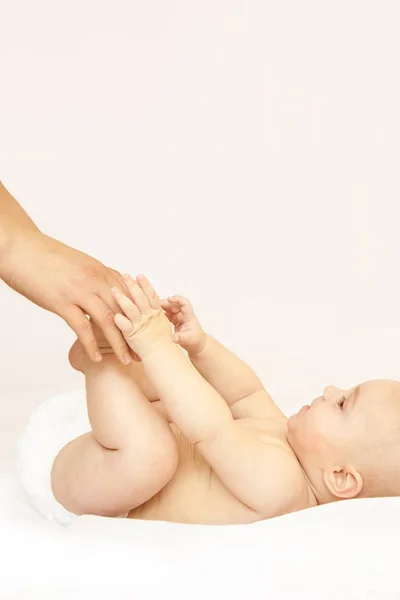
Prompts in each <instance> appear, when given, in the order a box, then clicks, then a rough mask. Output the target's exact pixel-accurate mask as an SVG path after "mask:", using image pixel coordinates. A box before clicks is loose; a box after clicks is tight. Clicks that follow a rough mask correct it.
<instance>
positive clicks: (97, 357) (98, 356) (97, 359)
mask: <svg viewBox="0 0 400 600" xmlns="http://www.w3.org/2000/svg"><path fill="white" fill-rule="evenodd" d="M94 359H95V361H96V362H101V361H102V360H103V357H102V355H101V352H96V353H95V355H94Z"/></svg>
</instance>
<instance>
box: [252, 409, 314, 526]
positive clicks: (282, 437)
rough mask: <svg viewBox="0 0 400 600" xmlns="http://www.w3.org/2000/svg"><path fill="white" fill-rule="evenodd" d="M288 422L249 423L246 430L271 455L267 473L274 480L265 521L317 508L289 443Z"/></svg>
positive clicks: (268, 455) (279, 419)
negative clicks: (249, 431)
mask: <svg viewBox="0 0 400 600" xmlns="http://www.w3.org/2000/svg"><path fill="white" fill-rule="evenodd" d="M286 423H287V420H286V419H282V418H280V417H277V418H270V419H246V421H245V422H243V426H245V427H247V428H249V429H251V430H252V433H253V435H254V436H255V437H257V438H258V439H259V440H260V441H261V442H262V443H263V445H265V448H268V449H269V451H267V452H265V454H264V456H265V457H268V458H267V461H266V463H265V473H266V474H267V473H268V474H269V475H270V476H271V475H272V477H271V481H270V486H269V494H268V502H267V504H266V511H265V513H264V514H263V517H264V518H269V517H274V516H278V515H282V514H285V513H288V512H294V511H297V510H302V509H304V508H309V507H311V506H315V505H316V504H317V503H316V500H315V497H314V494H313V493H312V490H311V488H310V485H309V482H308V479H307V477H306V475H305V473H304V470H303V469H302V467H301V465H300V463H299V460H298V458H297V456H296V455H295V453H294V452H293V450H292V448H291V446H290V444H289V443H288V441H287V425H286Z"/></svg>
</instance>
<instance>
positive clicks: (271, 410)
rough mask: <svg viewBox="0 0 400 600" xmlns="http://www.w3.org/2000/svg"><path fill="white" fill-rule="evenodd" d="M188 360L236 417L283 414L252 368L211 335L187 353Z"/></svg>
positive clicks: (277, 415) (278, 415) (265, 416)
mask: <svg viewBox="0 0 400 600" xmlns="http://www.w3.org/2000/svg"><path fill="white" fill-rule="evenodd" d="M189 359H190V361H191V363H192V364H193V366H194V367H195V368H196V369H197V371H198V372H199V373H200V374H201V375H202V376H203V377H204V379H206V380H207V381H208V382H209V383H210V384H211V385H212V386H213V387H214V388H215V389H216V390H217V391H218V392H219V393H220V394H221V396H223V398H224V399H225V401H226V402H227V404H228V405H229V406H230V408H231V411H232V414H233V416H234V417H235V418H237V419H238V418H244V417H253V418H259V419H261V418H268V417H283V414H282V412H281V411H280V410H279V408H278V407H277V406H276V404H275V402H274V401H273V400H272V398H271V396H270V395H269V394H268V392H267V391H266V390H265V388H264V386H263V384H262V382H261V381H260V379H259V378H258V377H257V375H256V374H255V373H254V371H253V370H252V369H251V368H250V367H249V366H248V365H247V364H246V363H245V362H244V361H243V360H241V359H240V358H239V357H238V356H236V355H235V354H234V353H233V352H231V351H230V350H228V349H227V348H225V347H224V346H223V345H222V344H220V342H218V341H217V340H215V339H214V338H212V337H211V336H209V335H208V336H207V341H206V344H205V346H204V348H203V350H201V352H199V353H197V354H189Z"/></svg>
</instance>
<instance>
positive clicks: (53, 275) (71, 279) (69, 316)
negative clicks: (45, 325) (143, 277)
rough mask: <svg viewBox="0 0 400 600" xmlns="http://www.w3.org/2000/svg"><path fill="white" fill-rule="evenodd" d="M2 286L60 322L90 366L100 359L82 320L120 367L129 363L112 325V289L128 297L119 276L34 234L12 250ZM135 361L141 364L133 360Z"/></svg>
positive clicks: (115, 309)
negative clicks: (99, 332)
mask: <svg viewBox="0 0 400 600" xmlns="http://www.w3.org/2000/svg"><path fill="white" fill-rule="evenodd" d="M4 280H5V281H6V283H8V285H9V286H10V287H12V288H13V289H14V290H16V291H17V292H19V293H20V294H22V295H24V296H25V297H26V298H28V299H29V300H31V301H32V302H34V303H35V304H38V305H39V306H41V307H42V308H45V309H46V310H49V311H51V312H53V313H56V314H57V315H59V316H60V317H62V318H63V319H64V320H65V321H66V322H67V323H68V325H69V326H70V327H71V328H72V329H73V330H74V331H75V333H76V335H77V336H78V338H79V340H80V342H81V343H82V345H83V347H84V348H85V351H86V353H87V354H88V356H89V357H90V358H91V359H92V360H94V361H100V360H101V354H100V353H99V349H98V345H97V341H96V337H95V335H94V333H93V329H92V325H91V323H90V321H89V319H88V318H87V316H86V315H89V316H90V318H91V319H93V321H94V322H95V323H96V324H97V325H98V326H99V327H100V328H101V329H102V331H103V333H104V335H105V337H106V338H107V340H108V342H109V343H110V345H111V347H112V349H113V350H114V352H115V354H116V355H117V356H118V358H119V359H120V360H121V362H123V363H124V364H129V362H131V361H132V352H131V351H130V349H129V348H128V345H127V343H126V342H125V340H124V338H123V336H122V334H121V332H120V331H119V329H118V328H117V326H116V325H115V323H114V314H115V313H116V312H118V310H119V307H118V304H117V303H116V301H115V300H114V298H113V297H112V295H111V288H112V287H117V288H119V289H120V290H121V291H123V292H125V293H126V288H125V286H124V283H123V281H122V278H121V276H120V274H119V273H118V271H115V270H114V269H110V268H108V267H106V266H104V265H103V264H102V263H101V262H99V261H97V260H95V259H94V258H92V257H91V256H88V255H87V254H85V253H84V252H80V251H79V250H74V249H73V248H70V247H69V246H66V245H65V244H62V243H61V242H59V241H57V240H55V239H53V238H50V237H48V236H46V235H44V234H42V233H40V232H34V233H28V234H26V235H24V236H23V238H19V239H18V242H16V243H15V244H14V245H13V247H12V248H11V249H10V251H9V254H8V256H7V269H6V276H5V277H4ZM134 358H135V360H140V359H139V357H138V356H137V355H135V354H134Z"/></svg>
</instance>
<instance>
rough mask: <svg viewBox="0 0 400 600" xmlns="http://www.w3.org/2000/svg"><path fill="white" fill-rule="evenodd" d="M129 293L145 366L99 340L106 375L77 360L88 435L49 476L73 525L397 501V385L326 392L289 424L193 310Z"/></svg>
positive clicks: (245, 519) (131, 329)
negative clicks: (126, 361) (87, 518)
mask: <svg viewBox="0 0 400 600" xmlns="http://www.w3.org/2000/svg"><path fill="white" fill-rule="evenodd" d="M124 279H125V284H126V287H127V290H128V291H127V292H126V294H122V293H121V292H120V291H118V290H117V289H116V288H113V290H112V293H113V296H114V298H115V299H116V301H117V303H118V305H119V306H120V308H121V313H119V314H116V315H115V323H116V325H117V327H118V328H119V329H120V330H121V332H122V334H123V335H124V337H125V339H126V341H127V343H128V344H129V346H130V348H131V349H132V351H133V352H135V353H136V354H137V355H138V356H139V357H140V359H141V362H137V363H134V364H133V365H130V366H128V367H126V366H123V365H122V364H121V363H120V362H119V361H118V359H117V358H116V357H115V356H114V354H113V353H112V350H111V348H110V347H108V346H107V342H106V341H105V339H100V330H99V329H96V335H97V336H98V339H99V342H100V346H102V353H103V360H102V362H101V363H94V362H92V361H91V360H89V359H87V358H86V356H85V354H84V352H83V349H82V347H81V346H80V344H79V343H78V342H76V343H75V344H74V346H73V347H72V349H71V352H70V361H71V364H72V366H73V367H74V368H76V369H78V370H80V371H82V372H83V373H84V375H85V378H86V391H87V407H88V415H89V420H90V423H91V427H92V431H91V432H89V433H87V434H85V435H82V436H81V437H79V438H77V439H75V440H73V441H71V442H70V443H68V444H67V445H66V446H65V447H64V448H63V449H62V450H61V452H60V453H59V454H58V456H57V457H56V459H55V461H54V463H53V468H52V474H51V483H52V490H53V494H54V497H55V499H56V500H57V501H58V502H59V503H60V504H62V506H63V507H64V508H65V509H67V511H70V512H71V513H74V514H76V515H81V514H96V515H104V516H109V517H118V516H125V515H127V516H128V517H130V518H135V519H154V520H163V521H175V522H183V523H204V524H235V523H251V522H255V521H259V520H261V519H267V518H270V517H275V516H278V515H282V514H284V513H289V512H293V511H298V510H301V509H305V508H308V507H312V506H316V505H318V504H323V503H326V502H333V501H336V500H342V499H346V498H361V497H366V496H393V495H399V494H400V477H399V466H400V383H398V382H395V381H390V380H381V381H370V382H366V383H362V384H360V385H358V386H356V387H354V388H352V389H349V390H346V391H344V390H339V389H337V388H335V387H333V386H329V387H327V388H326V389H325V392H324V395H323V396H321V397H319V398H316V399H315V400H314V401H313V402H312V404H311V405H310V406H303V408H302V409H301V410H300V412H299V413H297V414H295V415H293V416H292V417H290V419H287V418H286V417H285V416H284V415H283V413H282V412H281V411H280V410H279V408H278V407H277V406H276V405H275V403H274V402H273V400H272V398H271V397H270V396H269V394H268V392H267V391H266V390H265V389H264V387H263V385H262V383H261V381H260V380H259V379H258V377H257V376H256V375H255V374H254V372H253V371H252V370H251V369H250V368H249V367H248V366H247V365H246V364H245V363H244V362H243V361H241V360H240V359H239V358H238V357H237V356H235V355H234V354H232V353H231V352H230V351H229V350H227V349H226V348H224V347H223V346H222V345H221V344H219V343H218V342H217V341H216V340H215V339H213V338H212V337H210V336H209V335H206V333H205V332H204V331H203V329H202V327H201V326H200V323H199V321H198V320H197V318H196V316H195V314H194V312H193V309H192V306H191V304H190V302H189V301H188V300H187V299H185V298H183V297H181V296H172V297H169V298H168V299H166V300H162V301H161V300H160V299H159V298H158V296H157V294H156V292H155V291H154V289H153V288H152V286H151V285H150V283H149V281H148V280H147V279H146V278H145V277H144V276H143V275H138V276H137V278H136V280H135V279H132V278H131V277H129V276H124ZM128 292H129V295H128ZM128 296H129V297H128ZM171 323H172V325H173V327H171ZM173 330H174V331H173ZM182 349H183V350H184V351H185V352H184V351H182Z"/></svg>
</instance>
